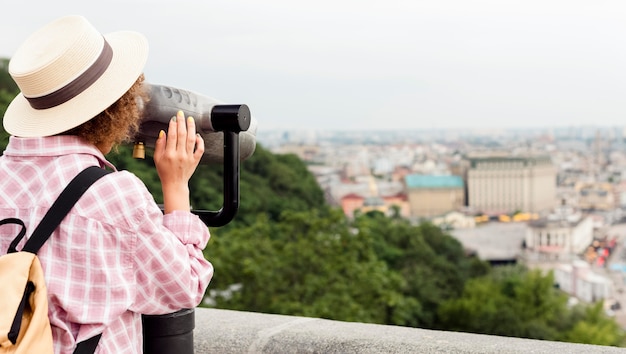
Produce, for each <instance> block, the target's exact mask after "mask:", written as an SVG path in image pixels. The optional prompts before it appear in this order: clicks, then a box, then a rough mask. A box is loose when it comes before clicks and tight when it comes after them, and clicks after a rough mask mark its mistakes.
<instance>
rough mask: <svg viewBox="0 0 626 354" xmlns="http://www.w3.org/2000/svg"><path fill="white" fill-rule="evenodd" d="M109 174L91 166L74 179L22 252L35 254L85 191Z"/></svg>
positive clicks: (55, 202)
mask: <svg viewBox="0 0 626 354" xmlns="http://www.w3.org/2000/svg"><path fill="white" fill-rule="evenodd" d="M110 172H111V171H107V170H105V169H103V168H100V167H98V166H91V167H87V168H86V169H84V170H83V171H81V172H80V173H79V174H78V175H77V176H76V177H74V179H72V180H71V181H70V183H69V184H68V185H67V187H65V189H64V190H63V192H61V195H59V197H58V198H57V200H55V201H54V203H53V204H52V206H51V207H50V210H48V212H47V213H46V215H45V216H44V217H43V219H42V220H41V222H40V223H39V225H37V228H36V229H35V231H34V232H33V235H32V236H31V237H30V238H29V239H28V241H27V242H26V244H25V245H24V248H23V249H22V251H26V252H31V253H35V254H36V253H37V251H39V248H41V246H43V244H44V243H45V242H46V241H47V240H48V238H49V237H50V235H51V234H52V232H53V231H54V230H55V229H56V228H57V226H58V225H59V224H60V223H61V221H62V220H63V218H65V216H66V215H67V213H69V211H70V210H71V209H72V207H73V206H74V204H76V202H77V201H78V199H80V197H81V196H82V195H83V194H84V193H85V191H87V189H88V188H89V187H90V186H91V185H92V184H93V183H94V182H95V181H97V180H98V179H99V178H100V177H103V176H104V175H106V174H108V173H110Z"/></svg>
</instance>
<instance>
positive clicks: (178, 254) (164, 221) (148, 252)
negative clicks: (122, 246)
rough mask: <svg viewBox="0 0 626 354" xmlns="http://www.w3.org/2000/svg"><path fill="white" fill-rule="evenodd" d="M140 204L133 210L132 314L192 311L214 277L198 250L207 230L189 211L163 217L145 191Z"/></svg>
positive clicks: (207, 262) (202, 245)
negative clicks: (134, 243)
mask: <svg viewBox="0 0 626 354" xmlns="http://www.w3.org/2000/svg"><path fill="white" fill-rule="evenodd" d="M145 192H146V193H148V192H147V190H146V191H145ZM144 201H145V203H140V204H144V205H143V206H140V207H138V208H136V209H135V214H136V215H135V222H136V225H137V229H136V232H135V237H136V239H135V242H136V247H135V254H134V262H133V267H134V276H135V283H136V289H135V296H134V301H133V303H132V304H131V307H130V310H131V311H134V312H137V313H142V314H148V315H158V314H166V313H171V312H174V311H177V310H180V309H183V308H193V307H196V306H197V305H198V304H199V303H200V302H201V301H202V299H203V297H204V292H205V290H206V288H207V286H208V284H209V281H210V280H211V278H212V276H213V266H212V265H211V263H210V262H209V261H207V260H206V259H205V258H204V254H203V252H202V250H203V249H204V248H205V247H206V245H207V243H208V241H209V237H210V234H209V229H208V227H207V226H206V225H205V224H204V223H203V222H202V221H201V220H200V218H199V217H198V216H196V215H194V214H192V213H190V212H184V211H174V212H172V213H168V214H167V215H163V213H162V212H161V210H160V208H159V207H158V206H157V205H156V203H155V202H154V200H153V199H152V196H150V195H149V193H148V194H147V195H145V194H144Z"/></svg>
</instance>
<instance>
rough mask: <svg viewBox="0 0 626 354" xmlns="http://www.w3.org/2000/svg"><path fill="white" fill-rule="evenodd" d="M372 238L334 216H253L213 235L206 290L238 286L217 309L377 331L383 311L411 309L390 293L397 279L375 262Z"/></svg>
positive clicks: (311, 213) (328, 213) (330, 213)
mask: <svg viewBox="0 0 626 354" xmlns="http://www.w3.org/2000/svg"><path fill="white" fill-rule="evenodd" d="M372 244H373V240H372V234H371V233H368V232H360V231H359V230H355V229H352V228H351V227H350V226H349V224H348V223H347V221H346V219H345V217H344V216H343V214H342V212H341V211H340V210H329V211H326V212H325V211H322V212H320V211H319V210H309V211H302V212H290V211H285V212H283V213H282V214H281V217H280V219H279V221H278V222H270V220H269V216H268V215H267V214H261V215H260V216H258V217H257V219H256V221H255V222H254V223H253V224H252V225H250V226H247V227H244V228H239V229H237V230H231V231H230V232H225V233H221V234H220V235H219V236H218V237H215V238H213V239H212V241H211V245H210V247H208V248H207V255H208V256H210V259H212V260H213V262H214V265H215V267H216V269H219V272H216V274H215V277H214V282H213V284H212V288H213V289H217V290H226V289H228V288H229V287H230V286H232V285H233V284H241V290H239V291H236V292H235V293H233V294H230V296H229V297H221V296H217V297H216V301H217V306H218V307H225V308H232V309H239V310H248V311H259V312H269V313H281V314H291V315H301V316H313V317H323V318H330V319H336V320H345V321H361V322H374V323H384V322H385V321H386V319H387V317H388V309H389V307H406V308H408V307H411V306H413V305H415V303H414V302H413V301H410V300H407V299H405V298H404V297H403V296H402V295H401V294H400V293H398V292H397V289H399V288H400V287H401V285H402V283H403V280H402V278H401V277H400V276H399V275H398V274H396V273H394V272H392V271H390V269H389V268H388V267H387V265H386V264H385V263H384V262H381V261H380V260H379V259H378V258H377V256H376V254H375V252H374V250H373V247H372Z"/></svg>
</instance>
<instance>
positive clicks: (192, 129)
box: [186, 117, 197, 154]
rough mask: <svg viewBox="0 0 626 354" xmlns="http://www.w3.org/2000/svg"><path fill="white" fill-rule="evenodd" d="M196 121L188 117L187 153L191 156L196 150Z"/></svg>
mask: <svg viewBox="0 0 626 354" xmlns="http://www.w3.org/2000/svg"><path fill="white" fill-rule="evenodd" d="M196 140H197V139H196V121H195V120H193V117H187V139H186V141H187V151H188V152H189V153H190V154H191V153H193V150H194V149H195V148H196Z"/></svg>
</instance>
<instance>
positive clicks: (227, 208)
mask: <svg viewBox="0 0 626 354" xmlns="http://www.w3.org/2000/svg"><path fill="white" fill-rule="evenodd" d="M146 86H147V87H148V90H149V91H148V92H149V98H148V100H147V101H146V102H142V104H143V116H142V118H141V123H140V126H139V132H138V133H137V135H136V137H135V149H134V151H133V156H134V157H136V158H144V157H145V149H146V148H149V149H150V148H154V145H155V142H156V139H157V137H158V135H159V132H160V131H161V130H164V131H167V129H168V127H169V122H170V120H171V119H172V117H173V116H174V115H176V112H178V111H181V110H182V111H183V112H185V116H191V117H193V118H194V120H195V122H196V131H197V132H198V133H199V134H200V135H201V136H202V138H203V140H204V144H205V149H204V154H203V156H202V159H201V160H200V164H210V163H222V164H223V166H224V175H223V183H224V201H223V203H224V204H223V206H222V208H221V209H220V210H218V211H209V210H195V209H194V210H192V211H191V212H192V213H194V214H196V215H198V216H199V217H200V219H201V220H202V221H203V222H204V223H205V224H206V225H207V226H214V227H217V226H223V225H226V224H228V223H229V222H230V221H231V220H232V219H233V218H234V217H235V214H236V213H237V210H238V208H239V163H240V161H242V160H245V159H247V158H248V157H250V156H252V154H253V153H254V150H255V147H256V129H257V122H256V119H254V118H253V117H252V115H251V114H250V109H249V108H248V106H247V105H245V104H224V103H221V102H219V101H217V100H215V99H213V98H210V97H207V96H203V95H200V94H197V93H194V92H191V91H187V90H182V89H179V88H175V87H171V86H164V85H155V84H148V83H146ZM142 322H143V336H144V348H143V349H144V353H146V354H165V353H177V354H192V353H194V348H193V329H194V328H195V315H194V309H183V310H180V311H177V312H174V313H171V314H166V315H143V316H142Z"/></svg>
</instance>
